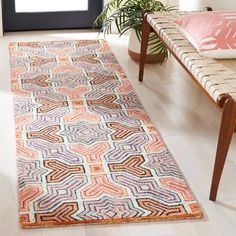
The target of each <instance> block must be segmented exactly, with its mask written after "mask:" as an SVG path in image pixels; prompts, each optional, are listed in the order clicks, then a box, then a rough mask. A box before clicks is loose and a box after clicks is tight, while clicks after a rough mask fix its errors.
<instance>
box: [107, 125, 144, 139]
mask: <svg viewBox="0 0 236 236" xmlns="http://www.w3.org/2000/svg"><path fill="white" fill-rule="evenodd" d="M106 125H107V127H108V128H110V129H113V130H115V133H113V134H112V136H111V137H112V139H113V140H123V139H126V138H127V137H129V136H130V135H132V134H136V133H141V132H144V130H143V128H142V127H130V126H127V125H123V124H120V123H117V122H110V123H106Z"/></svg>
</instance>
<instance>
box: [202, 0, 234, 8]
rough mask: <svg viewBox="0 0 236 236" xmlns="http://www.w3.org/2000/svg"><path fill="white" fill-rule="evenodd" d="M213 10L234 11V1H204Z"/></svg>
mask: <svg viewBox="0 0 236 236" xmlns="http://www.w3.org/2000/svg"><path fill="white" fill-rule="evenodd" d="M204 2H206V3H208V5H209V6H211V7H212V8H213V9H214V10H231V11H233V10H234V11H235V10H236V1H235V0H205V1H204Z"/></svg>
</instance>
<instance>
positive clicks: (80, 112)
mask: <svg viewBox="0 0 236 236" xmlns="http://www.w3.org/2000/svg"><path fill="white" fill-rule="evenodd" d="M63 119H64V121H65V122H75V121H82V120H86V121H90V122H99V121H100V117H99V116H98V115H96V114H93V113H91V112H88V111H86V108H85V107H82V106H81V107H79V108H73V109H72V112H71V114H69V115H66V116H65V117H64V118H63Z"/></svg>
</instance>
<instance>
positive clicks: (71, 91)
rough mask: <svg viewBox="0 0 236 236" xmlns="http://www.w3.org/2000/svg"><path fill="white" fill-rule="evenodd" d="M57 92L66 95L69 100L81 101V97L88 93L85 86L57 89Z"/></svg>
mask: <svg viewBox="0 0 236 236" xmlns="http://www.w3.org/2000/svg"><path fill="white" fill-rule="evenodd" d="M57 92H59V93H61V94H65V95H67V96H68V97H69V98H70V99H71V100H77V99H82V97H83V95H84V94H85V93H86V92H88V88H87V87H86V86H80V87H77V88H67V87H59V88H57Z"/></svg>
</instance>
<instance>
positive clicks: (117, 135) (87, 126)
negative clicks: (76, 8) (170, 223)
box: [10, 40, 202, 228]
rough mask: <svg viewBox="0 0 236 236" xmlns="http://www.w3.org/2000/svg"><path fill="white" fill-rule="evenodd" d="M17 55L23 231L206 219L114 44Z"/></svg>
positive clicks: (26, 46)
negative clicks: (126, 73) (113, 47)
mask: <svg viewBox="0 0 236 236" xmlns="http://www.w3.org/2000/svg"><path fill="white" fill-rule="evenodd" d="M10 55H11V75H12V91H13V94H14V109H15V123H16V147H17V159H18V183H19V216H20V224H21V226H22V227H24V228H31V227H49V226H59V225H70V224H83V223H120V222H131V221H149V220H161V219H163V220H164V219H165V220H172V219H186V218H200V217H202V211H201V210H200V207H199V205H198V203H197V201H196V199H195V198H194V196H193V194H192V192H191V190H190V189H189V187H188V186H187V184H186V182H185V180H184V178H183V176H182V173H181V172H180V170H179V168H178V167H177V165H176V163H175V161H174V159H173V158H172V156H171V155H170V153H169V152H168V149H167V148H166V146H165V145H164V144H163V142H162V140H161V138H160V136H159V134H158V132H157V130H156V128H155V127H154V126H153V124H152V123H151V121H150V118H149V117H148V115H147V113H146V112H145V110H144V108H143V106H142V104H141V103H140V101H139V99H138V97H137V95H136V94H135V92H134V90H133V88H132V87H131V85H130V83H129V81H128V79H127V77H126V76H125V74H124V72H123V71H122V69H121V67H120V65H119V64H118V62H117V60H116V58H115V56H114V54H113V53H112V51H111V49H110V48H109V46H108V44H107V42H106V41H104V40H101V41H97V40H94V41H93V40H89V41H88V40H83V41H52V42H22V43H11V44H10ZM160 115H162V114H160Z"/></svg>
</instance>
